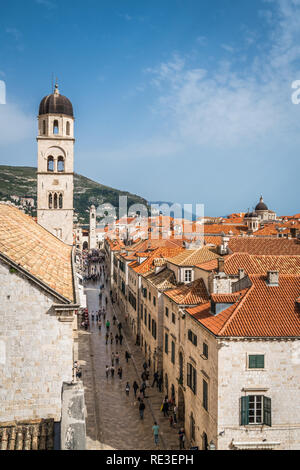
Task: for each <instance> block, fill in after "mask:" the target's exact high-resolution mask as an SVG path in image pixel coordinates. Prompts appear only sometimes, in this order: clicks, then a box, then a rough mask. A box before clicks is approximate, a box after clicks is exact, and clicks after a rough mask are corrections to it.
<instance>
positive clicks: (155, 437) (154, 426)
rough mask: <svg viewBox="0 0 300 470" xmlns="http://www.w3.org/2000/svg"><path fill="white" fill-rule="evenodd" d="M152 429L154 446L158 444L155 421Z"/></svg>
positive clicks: (157, 427) (157, 431)
mask: <svg viewBox="0 0 300 470" xmlns="http://www.w3.org/2000/svg"><path fill="white" fill-rule="evenodd" d="M152 431H153V435H154V443H155V445H156V446H158V436H159V426H158V424H157V422H156V421H154V424H153V426H152Z"/></svg>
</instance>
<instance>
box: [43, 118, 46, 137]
mask: <svg viewBox="0 0 300 470" xmlns="http://www.w3.org/2000/svg"><path fill="white" fill-rule="evenodd" d="M43 134H44V135H45V134H46V121H45V120H43Z"/></svg>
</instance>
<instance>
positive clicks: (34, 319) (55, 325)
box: [0, 263, 73, 422]
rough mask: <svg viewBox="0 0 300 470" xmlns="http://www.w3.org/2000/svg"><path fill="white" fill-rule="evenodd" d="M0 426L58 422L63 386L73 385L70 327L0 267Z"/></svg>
mask: <svg viewBox="0 0 300 470" xmlns="http://www.w3.org/2000/svg"><path fill="white" fill-rule="evenodd" d="M0 301H1V302H0V305H1V306H0V377H1V383H0V422H3V421H12V420H22V419H35V418H50V417H53V418H54V419H55V420H59V419H60V413H61V389H62V383H63V382H64V381H65V382H69V381H71V380H72V366H73V340H72V329H73V325H72V322H60V321H59V320H58V319H57V317H56V316H55V315H54V312H53V310H52V309H51V306H52V304H53V303H57V300H56V299H54V298H51V296H50V295H48V294H46V293H45V292H44V291H42V290H41V289H40V288H38V287H37V286H36V285H34V284H33V283H32V282H30V281H28V280H27V279H26V278H25V277H23V276H21V275H20V274H18V273H15V274H14V273H11V272H10V270H9V267H8V266H7V265H6V264H3V263H0Z"/></svg>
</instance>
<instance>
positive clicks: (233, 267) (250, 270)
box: [197, 253, 300, 275]
mask: <svg viewBox="0 0 300 470" xmlns="http://www.w3.org/2000/svg"><path fill="white" fill-rule="evenodd" d="M197 267H198V268H200V269H203V270H204V271H215V270H217V268H218V261H217V260H212V261H209V262H207V263H202V264H199V265H197ZM239 268H242V269H244V270H245V272H246V273H247V274H262V273H266V272H267V271H279V272H280V273H282V274H300V256H299V255H295V256H291V255H280V256H275V255H249V254H248V253H233V254H232V255H228V256H225V257H224V272H225V273H226V274H229V275H233V274H236V273H237V272H238V269H239Z"/></svg>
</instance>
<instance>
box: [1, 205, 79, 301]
mask: <svg viewBox="0 0 300 470" xmlns="http://www.w3.org/2000/svg"><path fill="white" fill-rule="evenodd" d="M0 252H1V253H3V255H5V256H7V257H8V258H9V259H10V260H12V261H13V262H14V263H16V264H18V265H20V266H21V267H22V268H23V269H25V270H26V271H28V272H29V273H30V274H32V275H33V276H35V277H36V278H38V279H40V280H41V281H43V282H44V283H45V284H47V285H48V286H49V287H51V288H52V289H54V290H55V291H56V292H58V293H59V294H61V295H62V296H64V297H66V298H67V299H68V300H70V301H73V300H74V298H73V273H72V264H71V256H72V247H70V246H69V245H66V244H65V243H63V242H62V241H61V240H59V239H58V238H56V237H55V236H54V235H52V234H51V233H50V232H48V231H47V230H46V229H44V228H43V227H41V226H40V225H38V224H37V223H36V222H35V221H34V220H33V219H32V218H31V217H30V216H29V215H26V214H24V213H23V212H21V211H20V210H18V209H17V208H15V207H13V206H9V205H8V204H0Z"/></svg>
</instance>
